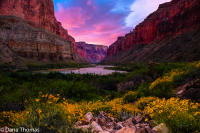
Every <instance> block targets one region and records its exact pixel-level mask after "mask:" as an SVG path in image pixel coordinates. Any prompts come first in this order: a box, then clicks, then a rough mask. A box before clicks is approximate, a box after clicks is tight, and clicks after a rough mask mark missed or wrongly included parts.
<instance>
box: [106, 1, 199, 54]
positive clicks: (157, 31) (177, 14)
mask: <svg viewBox="0 0 200 133" xmlns="http://www.w3.org/2000/svg"><path fill="white" fill-rule="evenodd" d="M133 21H134V20H133ZM199 27H200V1H199V0H172V1H171V2H168V3H165V4H161V5H160V6H159V8H158V10H157V11H155V12H154V13H152V14H150V15H149V16H148V17H147V18H146V19H145V20H144V21H143V22H142V23H140V24H139V25H138V26H136V27H135V29H134V30H133V32H131V33H129V34H126V35H125V37H119V38H118V40H117V41H116V42H115V43H113V44H112V45H111V46H110V47H109V49H108V56H115V55H116V54H117V53H119V52H123V51H127V50H129V49H130V48H133V47H134V46H135V45H138V44H145V45H146V44H150V43H152V42H155V41H161V40H164V39H167V38H169V37H176V36H178V35H180V34H182V33H184V32H186V31H192V30H196V29H198V28H199Z"/></svg>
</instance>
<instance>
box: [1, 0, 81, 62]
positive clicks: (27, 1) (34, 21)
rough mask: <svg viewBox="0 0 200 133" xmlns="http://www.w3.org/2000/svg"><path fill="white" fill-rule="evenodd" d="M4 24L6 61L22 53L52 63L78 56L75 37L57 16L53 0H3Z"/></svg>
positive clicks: (2, 26) (2, 45) (24, 55)
mask: <svg viewBox="0 0 200 133" xmlns="http://www.w3.org/2000/svg"><path fill="white" fill-rule="evenodd" d="M0 23H1V24H0V42H1V43H0V46H1V51H2V53H1V60H2V62H10V61H12V60H16V59H15V58H13V57H18V56H19V57H22V58H30V59H33V60H39V61H40V60H42V61H47V62H49V63H52V62H55V61H61V62H65V61H67V60H76V59H75V58H76V57H78V56H77V55H75V54H74V53H75V50H76V45H75V40H74V38H73V37H71V36H70V35H69V34H68V32H67V30H65V29H64V28H63V27H62V26H61V23H60V22H58V21H57V20H56V18H55V16H54V5H53V0H0ZM3 49H7V50H8V51H10V52H9V53H12V55H10V57H9V54H8V52H5V51H3ZM3 52H4V54H3ZM8 57H9V58H8Z"/></svg>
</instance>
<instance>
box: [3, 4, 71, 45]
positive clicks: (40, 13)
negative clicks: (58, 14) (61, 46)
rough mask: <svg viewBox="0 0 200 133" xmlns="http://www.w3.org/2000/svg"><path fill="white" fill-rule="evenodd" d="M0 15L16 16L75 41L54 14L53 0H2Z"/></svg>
mask: <svg viewBox="0 0 200 133" xmlns="http://www.w3.org/2000/svg"><path fill="white" fill-rule="evenodd" d="M0 15H6V16H16V17H20V18H23V19H24V20H26V21H29V23H30V24H32V25H34V26H38V27H40V28H44V29H46V30H49V31H51V32H53V33H55V34H57V35H59V36H62V37H63V38H65V39H67V40H69V41H71V42H75V40H74V39H73V38H72V37H71V36H70V35H68V32H67V30H65V29H64V28H63V27H62V26H61V23H60V22H58V21H57V20H56V18H55V15H54V5H53V0H0Z"/></svg>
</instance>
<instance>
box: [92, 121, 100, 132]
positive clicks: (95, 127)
mask: <svg viewBox="0 0 200 133" xmlns="http://www.w3.org/2000/svg"><path fill="white" fill-rule="evenodd" d="M91 126H92V132H93V133H99V132H103V129H102V128H101V126H100V125H99V124H98V123H96V122H95V121H93V122H92V124H91Z"/></svg>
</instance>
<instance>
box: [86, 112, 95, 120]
mask: <svg viewBox="0 0 200 133" xmlns="http://www.w3.org/2000/svg"><path fill="white" fill-rule="evenodd" d="M92 119H93V115H92V113H91V112H88V113H87V114H86V115H85V121H86V122H90V121H91V120H92Z"/></svg>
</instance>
